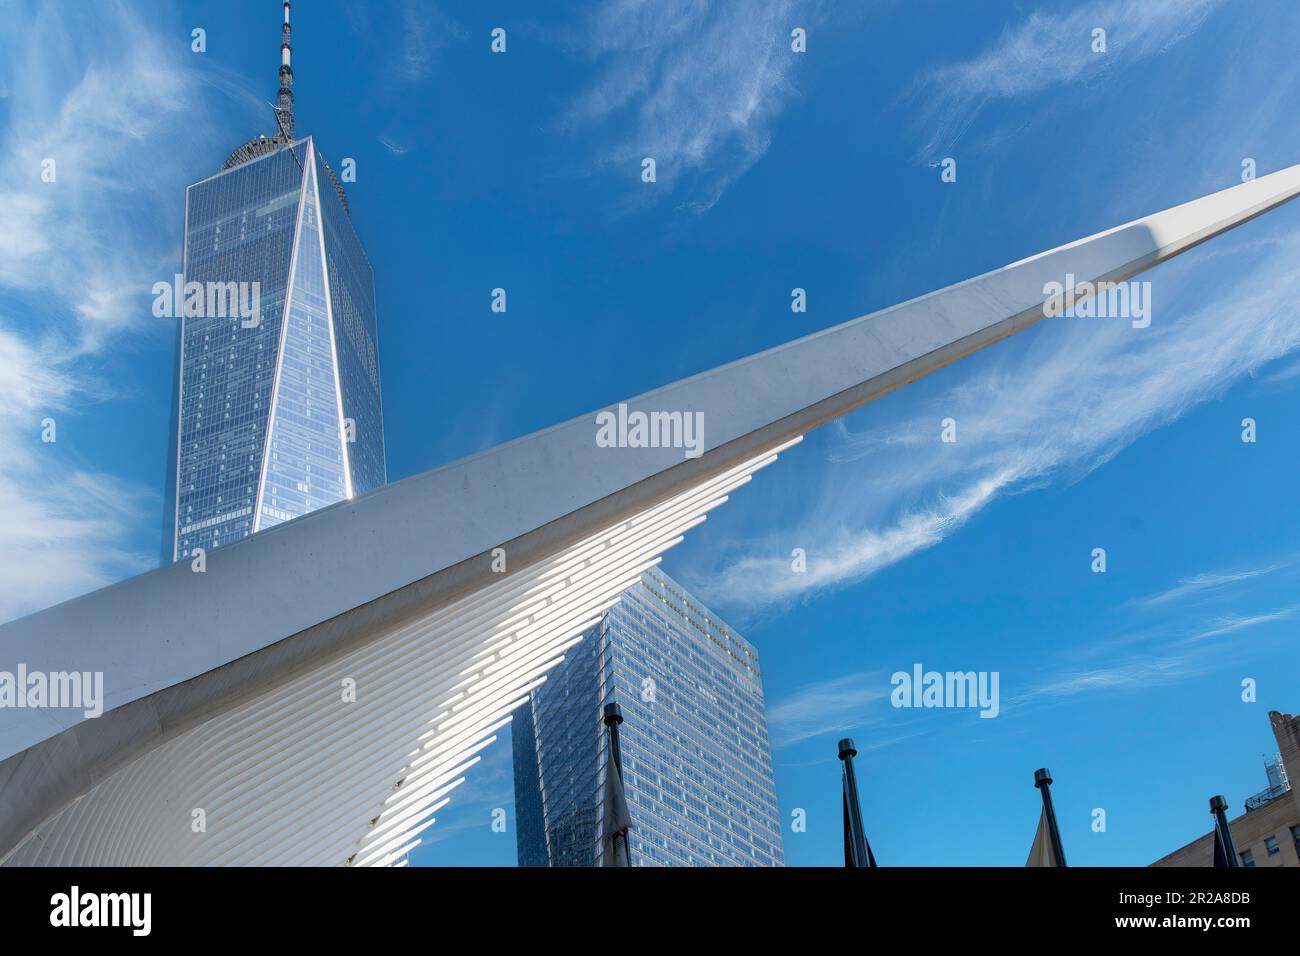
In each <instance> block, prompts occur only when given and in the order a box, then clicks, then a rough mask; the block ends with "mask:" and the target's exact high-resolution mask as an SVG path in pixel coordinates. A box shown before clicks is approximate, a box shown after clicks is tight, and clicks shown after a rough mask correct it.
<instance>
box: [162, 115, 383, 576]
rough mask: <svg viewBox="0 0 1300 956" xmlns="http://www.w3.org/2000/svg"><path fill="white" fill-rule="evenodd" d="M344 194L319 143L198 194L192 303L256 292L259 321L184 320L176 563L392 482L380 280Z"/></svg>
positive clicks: (285, 151) (261, 158)
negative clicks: (223, 293)
mask: <svg viewBox="0 0 1300 956" xmlns="http://www.w3.org/2000/svg"><path fill="white" fill-rule="evenodd" d="M341 193H342V191H341V187H339V185H338V183H337V181H336V180H335V178H334V176H333V174H332V173H331V172H330V171H329V168H328V166H326V165H325V162H324V160H323V159H322V158H321V156H320V155H319V154H318V153H317V151H316V149H315V146H314V144H313V142H312V140H311V138H310V137H307V138H306V139H301V140H297V141H296V142H294V143H293V144H292V145H286V146H282V147H281V148H279V149H273V150H269V151H263V152H262V154H261V155H256V158H252V159H249V160H247V161H244V162H241V163H238V164H236V165H233V166H232V167H230V168H227V169H224V170H223V171H222V172H220V173H218V174H217V175H216V176H213V177H211V178H209V179H205V180H203V181H202V182H199V183H196V184H194V185H193V186H191V187H190V188H189V190H188V192H187V194H186V212H185V253H184V267H183V271H184V279H185V282H186V284H187V288H189V287H190V286H189V284H190V283H198V287H197V288H198V289H200V290H201V294H203V296H204V300H205V305H206V304H207V303H208V302H210V301H211V297H210V295H208V294H207V291H208V290H210V289H212V288H214V287H217V286H224V285H227V284H230V283H234V284H237V285H242V286H243V287H244V288H245V289H248V288H251V287H252V286H253V284H256V286H255V287H256V292H257V302H258V305H259V311H258V314H257V315H256V316H255V317H254V318H253V319H252V320H250V319H249V317H248V316H246V315H243V314H240V313H239V312H238V311H237V310H231V309H225V310H218V311H220V312H224V313H225V314H214V311H213V310H212V309H211V308H205V309H204V310H203V314H199V315H193V314H189V313H186V314H185V315H184V316H183V318H182V319H181V322H182V327H181V334H180V340H181V341H180V353H181V354H180V375H179V377H178V382H177V390H178V393H179V394H178V396H177V407H178V410H179V421H178V427H177V432H176V436H175V442H176V449H175V459H174V462H175V464H174V468H175V475H174V482H175V483H174V488H173V489H172V494H171V495H170V497H171V498H172V499H173V502H174V505H173V507H174V515H175V521H174V525H173V547H172V548H171V549H170V550H171V552H172V557H174V558H181V557H184V556H186V555H188V554H189V553H190V552H191V549H193V548H196V547H201V548H204V549H211V548H214V547H216V546H218V545H221V544H226V543H228V542H229V541H232V540H234V539H236V538H240V537H243V536H244V535H247V534H250V533H252V532H254V531H259V530H261V529H263V528H268V527H271V526H273V525H275V524H278V523H280V522H282V521H286V520H288V519H290V518H295V517H298V516H299V515H303V514H306V513H307V512H309V511H313V510H315V509H317V508H321V507H324V506H326V505H329V504H333V503H334V502H337V501H342V500H344V499H345V498H350V497H352V496H354V495H356V494H360V493H362V492H365V491H369V490H371V489H373V488H377V487H379V486H380V485H382V484H383V483H384V481H385V480H386V473H385V467H384V436H383V413H382V409H381V405H380V391H379V363H378V350H377V327H376V318H375V299H374V279H373V276H372V273H371V270H370V265H369V263H368V262H367V260H366V257H365V253H364V252H363V251H362V248H361V244H360V242H359V240H358V239H357V236H356V233H355V232H354V231H353V228H352V224H351V221H350V220H349V218H348V213H347V209H346V207H345V205H344V200H343V198H342V194H341ZM251 298H252V296H251V293H249V294H247V295H246V301H247V300H250V299H251ZM232 313H233V314H232ZM167 550H168V549H166V548H165V550H164V557H166V551H167Z"/></svg>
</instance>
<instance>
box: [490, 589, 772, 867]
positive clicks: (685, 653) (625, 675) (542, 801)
mask: <svg viewBox="0 0 1300 956" xmlns="http://www.w3.org/2000/svg"><path fill="white" fill-rule="evenodd" d="M612 702H616V703H618V705H619V707H620V708H621V709H622V712H623V718H624V723H623V724H622V726H621V728H620V741H621V749H622V757H623V777H624V787H625V790H626V795H627V802H628V808H629V810H630V812H631V816H632V830H631V833H630V838H631V839H630V842H631V851H632V865H633V866H779V865H781V864H782V863H783V862H784V858H783V854H782V848H781V827H780V820H779V818H778V813H777V804H776V789H775V786H774V784H773V780H772V755H771V749H770V746H769V744H768V736H767V716H766V711H765V709H764V703H763V684H762V677H761V674H760V672H759V667H758V655H757V653H756V652H755V651H754V648H753V646H752V645H750V644H749V642H748V641H746V640H745V639H744V638H743V637H741V636H740V635H739V634H737V633H736V632H735V631H734V630H732V629H731V628H730V627H728V626H727V625H726V624H725V623H724V622H722V621H721V620H719V619H718V617H717V615H715V614H713V613H712V612H711V611H709V610H708V609H707V608H706V607H704V606H703V605H701V604H700V603H699V602H698V601H697V600H695V598H693V597H691V595H690V594H689V593H687V592H686V590H685V589H684V588H682V587H681V585H679V584H677V583H676V582H675V581H673V580H672V579H671V578H669V577H668V576H667V575H666V574H664V573H663V572H661V571H659V570H658V569H654V570H651V571H649V572H647V573H646V574H645V575H644V577H643V578H642V581H641V583H639V584H637V585H635V586H634V587H633V588H631V589H630V590H629V591H627V592H626V593H625V594H624V595H623V598H622V600H621V601H620V602H619V604H617V605H616V606H615V607H613V608H612V609H611V610H609V611H608V612H606V614H605V615H604V616H603V618H602V620H601V622H600V623H599V624H598V625H596V626H595V627H594V628H592V630H591V631H589V632H588V633H587V634H585V635H584V636H583V639H582V641H581V642H580V643H579V644H577V645H576V646H574V647H573V648H571V649H570V651H568V652H567V653H566V655H565V661H564V663H562V664H561V665H560V666H559V667H557V668H556V669H555V670H553V671H552V672H551V673H550V675H549V677H548V679H547V681H546V683H544V684H542V685H541V686H540V687H538V688H537V689H536V690H534V691H533V692H532V695H531V696H530V698H529V702H528V703H527V704H526V705H524V706H523V707H521V708H520V709H519V710H517V711H516V712H515V716H514V724H513V727H512V740H513V746H514V767H515V819H516V834H517V841H518V851H519V865H520V866H599V865H600V864H601V862H602V860H601V840H600V835H601V813H602V805H603V799H602V798H603V794H604V789H603V788H604V780H605V763H606V760H607V758H608V746H607V738H606V732H605V728H604V726H603V724H602V720H601V715H602V713H603V710H604V706H605V704H607V703H612Z"/></svg>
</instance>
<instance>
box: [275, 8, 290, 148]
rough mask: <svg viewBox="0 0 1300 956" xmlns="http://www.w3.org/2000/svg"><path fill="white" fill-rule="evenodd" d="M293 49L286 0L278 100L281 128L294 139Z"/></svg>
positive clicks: (281, 33)
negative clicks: (290, 43) (290, 42)
mask: <svg viewBox="0 0 1300 956" xmlns="http://www.w3.org/2000/svg"><path fill="white" fill-rule="evenodd" d="M292 54H293V50H292V48H291V47H290V45H289V0H284V25H283V26H281V27H280V95H279V99H278V100H277V102H276V109H277V116H278V119H279V124H280V130H281V133H282V135H283V136H284V138H285V139H286V140H292V139H293V64H292V62H291V60H292Z"/></svg>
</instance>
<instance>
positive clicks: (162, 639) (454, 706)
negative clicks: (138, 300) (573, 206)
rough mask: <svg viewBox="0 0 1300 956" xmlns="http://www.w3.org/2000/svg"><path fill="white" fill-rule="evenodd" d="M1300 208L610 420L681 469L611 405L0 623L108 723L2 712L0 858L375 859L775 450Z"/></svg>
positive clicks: (962, 293) (807, 353) (1216, 201)
mask: <svg viewBox="0 0 1300 956" xmlns="http://www.w3.org/2000/svg"><path fill="white" fill-rule="evenodd" d="M1298 191H1300V167H1291V168H1289V169H1286V170H1283V171H1281V172H1278V173H1274V174H1272V175H1269V176H1265V177H1262V178H1260V179H1257V180H1254V181H1252V182H1249V183H1244V184H1242V185H1239V186H1235V187H1233V188H1231V189H1227V190H1224V191H1222V192H1219V193H1215V194H1212V195H1210V196H1206V197H1204V198H1201V199H1197V200H1194V201H1192V202H1189V203H1185V204H1183V205H1181V206H1176V207H1174V208H1171V209H1168V210H1165V211H1163V212H1159V213H1156V214H1154V215H1151V216H1147V217H1145V218H1142V219H1138V220H1135V221H1133V222H1130V223H1126V224H1124V225H1122V226H1118V227H1116V228H1114V229H1110V230H1107V231H1106V232H1102V233H1098V234H1097V235H1095V236H1090V237H1088V238H1086V239H1081V240H1079V241H1077V242H1073V243H1070V244H1069V245H1065V246H1061V247H1059V248H1056V249H1052V250H1050V251H1048V252H1044V253H1041V254H1039V255H1036V256H1033V257H1031V258H1028V259H1024V260H1021V261H1020V262H1017V263H1013V264H1012V265H1009V266H1006V267H1004V268H1002V269H998V270H995V271H993V272H990V273H987V274H985V275H982V276H979V277H977V278H975V279H971V280H968V281H966V282H962V283H959V284H957V285H954V286H950V287H948V288H946V289H943V290H940V291H938V292H934V293H931V294H929V295H926V296H922V297H920V298H918V299H913V300H911V301H909V302H905V303H903V304H901V305H897V306H894V307H892V308H889V309H885V310H883V311H880V312H877V313H874V314H872V315H868V316H865V317H863V318H859V319H855V320H853V321H851V322H847V323H844V324H843V325H839V326H836V327H834V328H831V329H827V330H825V331H823V332H819V333H816V334H814V335H811V336H808V337H806V338H803V339H800V340H797V341H795V342H791V343H789V344H787V345H784V346H781V347H779V348H775V349H771V350H769V351H766V352H763V353H760V354H758V355H754V356H751V357H749V358H746V359H742V360H740V361H738V362H733V363H731V364H729V365H725V366H722V367H720V368H717V369H713V370H711V371H708V372H705V373H702V374H700V375H696V376H693V377H691V378H688V379H685V380H683V381H680V382H677V383H675V384H673V385H669V386H666V387H664V388H661V389H658V390H656V391H653V392H649V393H646V394H645V395H641V396H639V397H637V398H634V399H629V400H628V401H627V402H626V403H624V404H625V405H626V410H627V411H628V412H629V413H637V412H644V413H654V412H660V413H665V412H680V413H683V414H687V415H697V414H698V415H700V416H702V421H703V432H702V435H701V443H700V447H699V452H700V454H699V456H698V457H689V458H688V457H684V456H683V450H682V449H681V448H629V447H617V448H609V447H601V446H600V445H598V444H597V441H596V436H597V432H598V415H600V414H601V413H603V412H606V411H617V408H618V406H610V407H609V408H607V409H602V410H601V411H600V412H597V413H593V414H591V415H584V416H582V417H580V418H577V419H574V420H572V421H569V422H566V423H564V424H562V425H557V426H555V427H553V428H550V429H546V430H544V431H541V432H537V433H535V434H533V435H529V436H527V437H525V438H521V439H518V440H516V441H513V442H510V443H508V444H505V445H502V446H499V447H497V448H494V449H491V450H490V451H487V452H483V453H482V454H479V455H475V456H472V457H470V458H467V459H464V460H462V461H459V462H455V463H453V464H450V465H447V466H445V467H443V468H439V469H435V470H434V471H431V472H427V473H425V474H423V475H419V476H416V477H414V478H410V479H407V480H405V481H402V482H398V483H396V484H394V485H390V486H387V487H385V488H382V489H380V490H378V491H375V492H372V493H370V494H368V495H365V496H362V497H361V498H357V499H354V500H352V501H346V502H341V503H339V504H338V505H335V506H333V507H330V508H327V509H324V510H322V511H319V512H316V513H314V514H311V515H307V516H306V517H304V518H300V519H297V520H295V521H292V522H288V523H286V524H284V525H281V526H277V527H275V528H272V529H269V530H267V531H265V532H262V533H259V534H257V535H254V536H252V537H249V538H246V539H244V540H241V541H238V542H236V543H233V544H231V545H228V546H226V547H223V548H220V549H217V550H215V551H213V552H212V553H210V554H209V555H208V556H207V569H206V571H205V572H203V573H194V572H193V571H192V570H191V567H190V565H189V564H188V563H180V564H177V565H174V566H172V567H169V568H164V569H161V570H158V571H154V572H151V573H149V574H145V575H142V576H140V577H137V578H133V579H131V580H129V581H125V582H122V583H121V584H118V585H114V586H113V587H109V588H105V589H103V590H101V591H98V592H95V593H93V594H90V595H87V596H85V597H82V598H77V599H75V600H72V601H68V602H66V603H64V604H61V605H58V606H57V607H54V608H51V609H49V610H47V611H42V612H40V613H38V614H34V615H31V616H29V617H26V618H23V619H20V620H18V621H15V622H13V623H11V624H8V625H5V626H4V627H2V628H0V670H10V671H13V670H15V669H16V666H17V664H18V663H22V664H24V665H25V666H26V667H27V669H28V670H29V671H42V672H57V671H69V670H77V671H100V672H102V673H103V674H104V678H105V685H106V686H105V691H106V697H107V704H106V706H107V708H108V710H107V712H106V713H105V714H104V715H103V716H101V717H99V718H95V719H83V718H82V716H81V713H80V711H77V710H71V709H69V710H49V709H44V710H13V711H8V712H7V713H6V715H5V720H4V721H3V722H0V856H4V855H6V854H7V855H9V857H10V859H11V860H13V861H19V860H23V861H27V862H68V863H77V862H92V861H94V862H102V863H121V862H155V863H162V862H213V863H233V862H250V863H251V862H321V863H345V862H351V863H354V864H359V863H386V862H393V860H394V859H395V858H396V857H397V856H400V855H401V853H403V852H405V849H406V848H409V845H410V844H411V843H412V842H413V841H414V840H416V839H418V831H419V830H420V829H421V828H422V827H424V826H426V825H427V823H428V822H429V820H428V817H429V814H431V813H432V812H433V808H435V807H436V806H437V805H439V804H440V803H441V802H442V801H443V800H445V798H446V797H445V795H446V793H447V792H449V791H450V789H451V788H453V787H454V786H455V784H456V783H457V782H458V780H459V775H460V774H461V773H462V772H463V771H464V770H465V768H466V767H468V766H469V764H470V763H471V762H472V761H473V760H474V759H475V757H474V753H475V752H476V751H477V750H478V749H479V748H481V746H482V745H483V744H484V742H485V741H486V740H487V739H488V738H490V736H491V734H492V733H493V732H494V730H495V729H498V728H499V727H500V726H501V725H502V723H503V721H504V720H505V719H506V718H507V715H508V713H509V711H510V709H511V707H512V706H513V705H514V704H515V703H516V702H518V700H520V699H521V698H522V695H523V694H524V693H525V692H526V689H527V688H528V687H530V686H532V685H533V684H534V683H535V682H536V681H539V680H541V679H543V675H544V671H545V669H546V668H547V667H548V666H551V665H553V664H554V663H555V662H556V661H557V660H558V659H559V655H560V654H561V653H562V649H563V647H564V646H565V645H566V643H567V642H569V641H571V640H572V639H573V638H574V637H575V636H576V635H577V634H578V633H580V632H581V629H582V627H583V625H584V623H586V622H588V621H590V620H592V619H593V616H594V615H596V614H598V612H599V610H600V609H601V608H602V607H606V606H608V605H609V603H610V602H612V601H615V600H617V596H618V594H619V593H620V591H621V590H622V589H624V588H625V587H627V586H628V585H629V584H630V583H631V582H633V581H635V580H636V576H637V574H638V573H639V572H640V571H641V570H643V569H644V568H645V567H646V566H647V565H648V563H649V562H652V561H653V560H655V559H656V557H657V555H658V554H660V553H661V552H662V551H663V550H664V549H665V548H667V547H670V546H671V545H672V544H673V543H674V542H675V541H677V540H679V539H680V536H681V535H682V534H683V533H684V532H685V531H686V530H687V529H689V527H691V526H692V525H693V524H694V523H697V522H698V521H699V520H701V519H702V517H703V515H704V513H705V512H706V511H707V510H708V509H709V508H710V507H713V506H714V505H716V504H718V503H720V501H721V500H723V497H724V496H725V494H726V493H727V491H728V490H729V489H730V488H731V487H732V486H733V485H735V484H737V483H739V482H742V481H743V480H745V479H746V477H747V476H748V474H749V473H751V472H752V471H754V470H755V469H757V468H759V467H761V466H762V465H763V464H765V463H767V462H768V461H770V460H771V458H772V455H773V453H774V452H775V451H776V450H777V449H779V448H780V447H783V446H785V445H786V444H787V443H789V442H791V441H793V440H796V439H797V438H798V436H800V435H802V434H804V433H805V432H806V431H807V430H809V429H811V428H814V427H817V426H818V425H820V424H823V423H825V422H826V421H828V420H831V419H833V418H835V417H838V416H840V415H843V414H845V413H847V412H849V411H852V410H853V409H855V408H858V407H860V406H862V405H863V404H865V403H867V402H869V401H871V400H872V399H874V398H877V397H879V396H881V395H883V394H885V393H887V392H889V391H891V390H893V389H895V388H898V387H900V386H902V385H904V384H906V383H908V382H910V381H912V380H914V379H916V378H919V377H921V376H923V375H926V374H928V373H929V372H931V371H934V370H935V369H937V368H940V367H942V366H944V365H946V364H948V363H950V362H952V361H955V360H956V359H958V358H961V357H963V356H965V355H967V354H970V353H971V352H973V351H975V350H977V349H979V348H982V347H983V346H985V345H988V344H990V343H992V342H996V341H998V340H1000V339H1002V338H1005V337H1006V336H1008V335H1011V334H1012V333H1014V332H1016V331H1018V330H1020V329H1022V328H1025V327H1027V326H1029V325H1031V324H1032V323H1034V322H1036V321H1038V320H1039V319H1041V318H1042V317H1043V304H1044V300H1045V298H1046V294H1045V291H1044V290H1045V288H1046V287H1047V285H1048V284H1049V283H1053V282H1056V283H1063V282H1064V281H1065V277H1066V276H1067V275H1073V276H1075V277H1076V281H1078V282H1083V281H1085V280H1086V281H1090V282H1098V281H1122V280H1124V279H1127V278H1129V277H1131V276H1133V275H1135V274H1136V273H1139V272H1141V271H1143V270H1144V269H1147V268H1149V267H1151V266H1153V265H1156V264H1158V263H1160V262H1163V261H1165V260H1167V259H1169V258H1171V257H1173V256H1175V255H1177V254H1178V253H1180V252H1183V251H1185V250H1186V249H1188V248H1191V247H1192V246H1194V245H1196V244H1198V243H1200V242H1203V241H1205V240H1206V239H1209V238H1211V237H1213V236H1214V235H1217V234H1218V233H1221V232H1223V231H1225V230H1227V229H1230V228H1232V227H1234V226H1236V225H1239V224H1240V223H1242V222H1245V221H1247V220H1249V219H1251V218H1253V217H1254V216H1257V215H1259V214H1261V213H1262V212H1265V211H1267V210H1269V209H1271V208H1273V207H1275V206H1277V205H1280V204H1281V203H1284V202H1286V201H1288V200H1289V199H1291V198H1293V197H1294V196H1295V195H1296V193H1297V192H1298ZM495 549H502V552H503V554H504V557H505V561H506V563H507V572H506V573H504V574H501V573H497V571H496V570H494V550H495ZM497 560H498V567H499V555H498V556H497ZM358 675H359V676H358ZM345 677H350V678H352V679H354V680H355V681H356V685H357V702H356V703H355V704H343V703H341V702H339V699H340V694H339V688H340V684H341V682H342V681H343V679H344V678H345ZM196 809H202V810H204V811H205V816H206V818H207V820H208V827H207V831H206V834H204V835H203V836H204V839H201V840H195V839H192V838H191V836H192V834H191V828H190V826H189V824H188V823H186V822H185V821H187V820H188V819H189V818H190V816H191V814H192V813H193V811H194V810H196ZM178 821H179V822H180V823H184V824H185V825H184V826H183V827H178ZM218 824H219V825H218ZM187 834H190V835H187ZM24 841H26V843H25V845H22V846H20V844H23V843H24ZM15 851H16V852H15Z"/></svg>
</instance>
